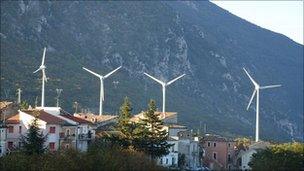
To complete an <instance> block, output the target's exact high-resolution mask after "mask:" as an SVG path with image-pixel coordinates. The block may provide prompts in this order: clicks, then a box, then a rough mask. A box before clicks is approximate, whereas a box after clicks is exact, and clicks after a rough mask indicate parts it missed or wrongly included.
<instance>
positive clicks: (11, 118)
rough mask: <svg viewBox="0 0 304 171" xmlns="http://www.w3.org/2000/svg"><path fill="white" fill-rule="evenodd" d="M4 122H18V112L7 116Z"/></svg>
mask: <svg viewBox="0 0 304 171" xmlns="http://www.w3.org/2000/svg"><path fill="white" fill-rule="evenodd" d="M5 123H6V124H19V123H20V119H19V113H17V114H15V115H13V116H12V117H9V118H8V119H7V120H6V121H5Z"/></svg>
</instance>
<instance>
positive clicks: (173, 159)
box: [157, 137, 178, 168]
mask: <svg viewBox="0 0 304 171" xmlns="http://www.w3.org/2000/svg"><path fill="white" fill-rule="evenodd" d="M167 142H168V143H169V144H172V145H173V146H171V147H170V149H169V154H167V155H165V156H162V157H160V158H158V160H157V163H158V164H159V165H162V166H164V167H172V168H177V167H178V137H169V139H168V140H167Z"/></svg>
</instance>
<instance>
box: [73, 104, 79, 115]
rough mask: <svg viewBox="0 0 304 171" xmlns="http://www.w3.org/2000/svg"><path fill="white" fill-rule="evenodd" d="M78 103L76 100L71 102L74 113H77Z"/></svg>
mask: <svg viewBox="0 0 304 171" xmlns="http://www.w3.org/2000/svg"><path fill="white" fill-rule="evenodd" d="M78 105H79V104H78V102H74V104H73V107H74V108H75V113H77V109H78Z"/></svg>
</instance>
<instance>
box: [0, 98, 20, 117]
mask: <svg viewBox="0 0 304 171" xmlns="http://www.w3.org/2000/svg"><path fill="white" fill-rule="evenodd" d="M17 112H18V105H17V104H16V103H13V102H8V101H0V120H1V121H4V120H5V118H9V117H10V116H12V115H14V114H16V113H17Z"/></svg>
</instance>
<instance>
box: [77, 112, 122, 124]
mask: <svg viewBox="0 0 304 171" xmlns="http://www.w3.org/2000/svg"><path fill="white" fill-rule="evenodd" d="M74 116H75V117H76V118H80V119H84V120H86V121H88V122H91V123H93V124H94V123H100V122H106V121H109V120H114V119H116V118H118V116H114V115H95V114H93V113H75V114H74Z"/></svg>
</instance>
